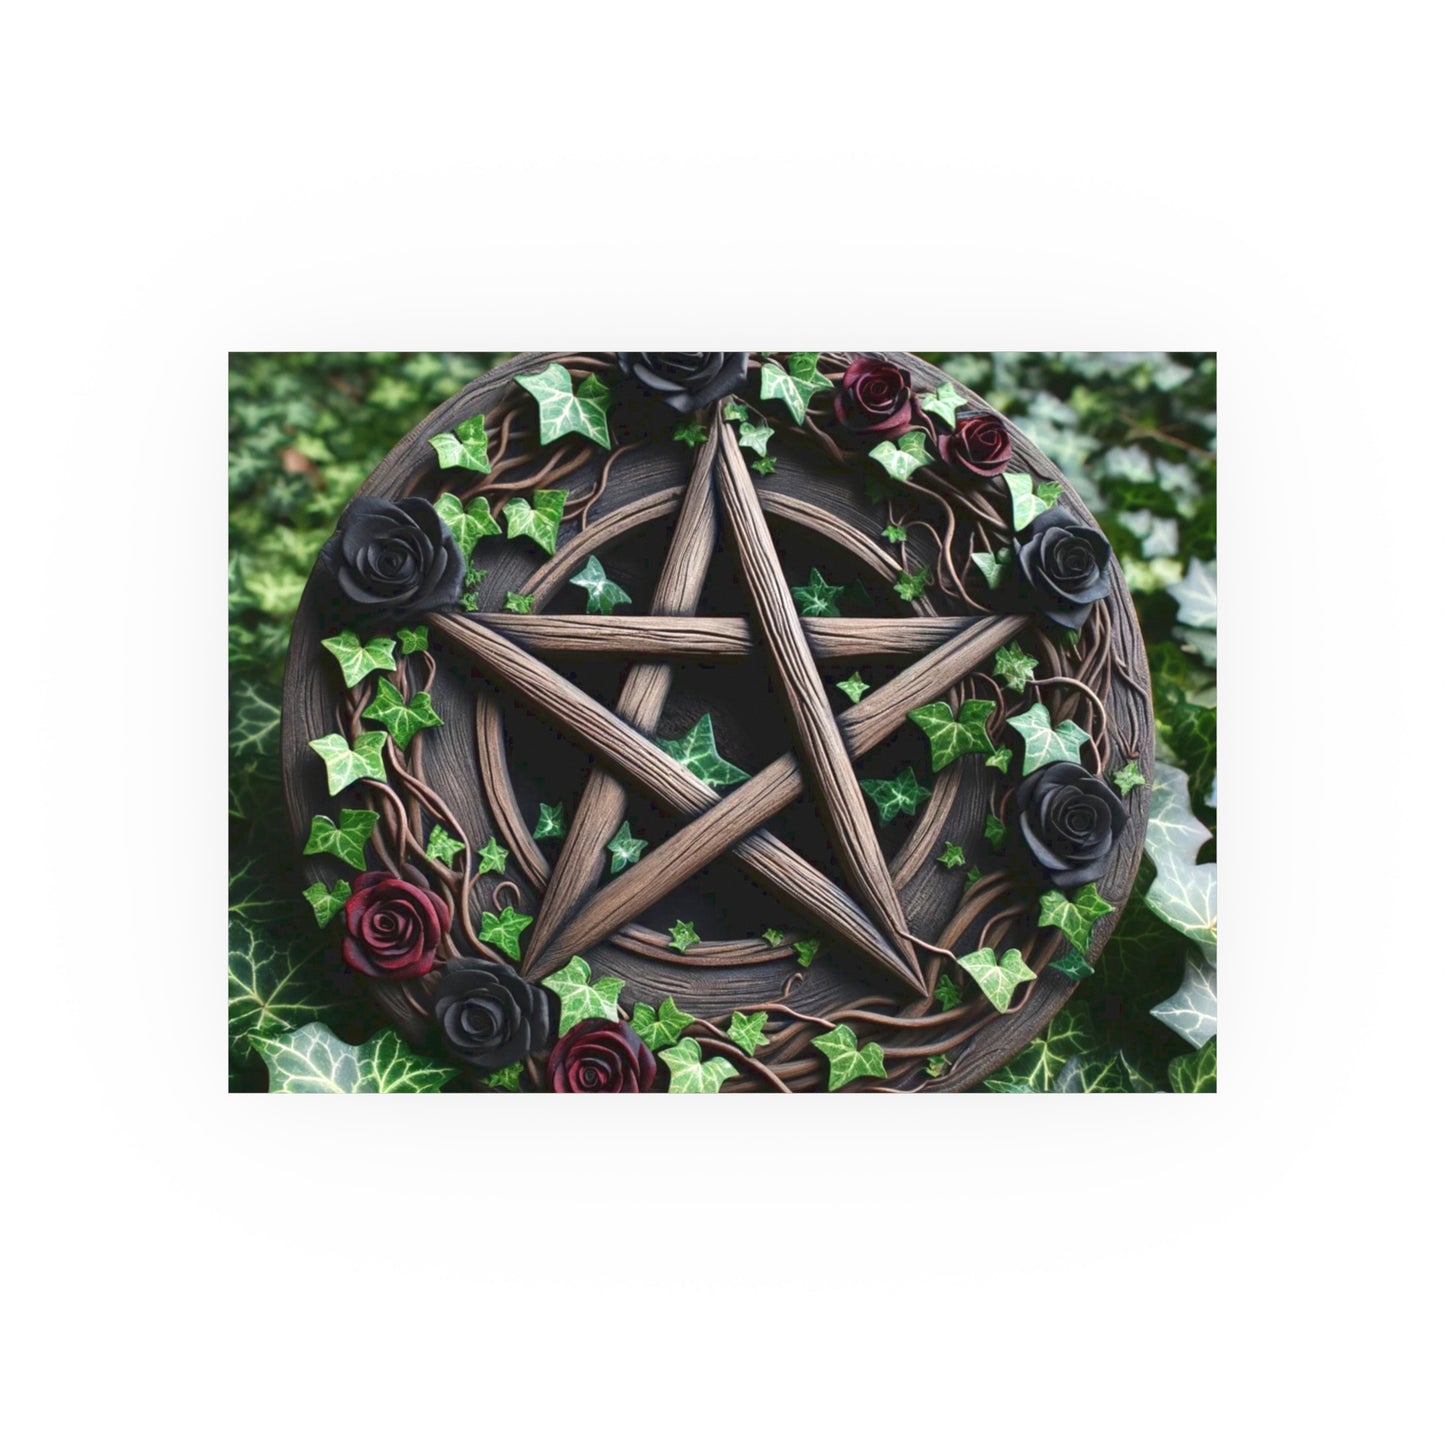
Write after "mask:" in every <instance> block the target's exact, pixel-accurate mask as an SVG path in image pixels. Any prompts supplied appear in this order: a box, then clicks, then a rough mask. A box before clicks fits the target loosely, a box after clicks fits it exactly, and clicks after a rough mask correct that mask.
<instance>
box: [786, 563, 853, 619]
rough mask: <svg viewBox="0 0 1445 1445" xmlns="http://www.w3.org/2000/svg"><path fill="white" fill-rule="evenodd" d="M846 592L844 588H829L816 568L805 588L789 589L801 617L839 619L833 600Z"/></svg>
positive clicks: (839, 614) (836, 605)
mask: <svg viewBox="0 0 1445 1445" xmlns="http://www.w3.org/2000/svg"><path fill="white" fill-rule="evenodd" d="M847 590H848V589H847V588H846V587H830V586H829V585H828V583H827V579H826V578H824V576H823V574H822V573H821V572H820V571H818V569H817V568H816V567H814V568H813V570H812V572H811V574H810V575H809V577H808V585H807V586H806V587H794V588H792V589H791V591H792V594H793V601H794V602H796V603H797V604H798V614H799V616H801V617H841V616H842V613H840V612H839V611H838V604H837V603H836V602H835V601H834V598H837V597H841V596H842V595H843V593H844V592H846V591H847Z"/></svg>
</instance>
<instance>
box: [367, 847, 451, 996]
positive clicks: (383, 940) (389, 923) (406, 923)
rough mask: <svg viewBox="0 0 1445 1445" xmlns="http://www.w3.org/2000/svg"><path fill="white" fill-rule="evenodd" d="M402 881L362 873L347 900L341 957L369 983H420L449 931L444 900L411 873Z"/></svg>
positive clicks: (412, 870) (419, 875) (410, 870)
mask: <svg viewBox="0 0 1445 1445" xmlns="http://www.w3.org/2000/svg"><path fill="white" fill-rule="evenodd" d="M406 872H407V876H406V877H405V878H395V877H393V876H392V875H391V874H390V873H363V874H362V875H361V877H360V878H358V879H357V880H356V884H355V886H354V888H353V889H352V893H351V897H350V898H348V899H347V900H346V910H345V914H344V919H345V923H346V938H345V940H344V941H343V942H342V945H341V956H342V957H343V958H344V959H345V960H346V962H347V963H349V964H350V965H351V967H352V968H354V969H356V971H357V972H358V973H364V974H366V975H368V976H369V977H371V978H386V979H407V978H420V977H421V975H422V974H424V973H427V972H429V971H430V969H431V966H432V965H433V964H434V963H435V962H436V951H437V945H438V944H439V943H440V942H441V939H442V935H443V934H444V933H445V932H446V931H447V929H448V928H450V927H451V919H452V913H451V908H450V907H449V906H448V904H447V901H446V899H445V898H442V897H441V896H440V895H439V894H436V893H433V892H432V891H431V890H430V889H429V888H427V887H426V886H425V885H426V879H425V877H424V875H423V874H422V873H421V872H420V871H419V870H417V869H415V868H408V869H407V870H406Z"/></svg>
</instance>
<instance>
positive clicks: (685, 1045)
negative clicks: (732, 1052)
mask: <svg viewBox="0 0 1445 1445" xmlns="http://www.w3.org/2000/svg"><path fill="white" fill-rule="evenodd" d="M658 1058H660V1059H661V1060H662V1061H663V1063H665V1064H666V1065H667V1072H668V1076H669V1077H668V1084H667V1092H668V1093H669V1094H716V1093H717V1092H718V1090H719V1089H721V1088H722V1086H723V1085H724V1084H725V1083H726V1082H727V1081H728V1080H729V1079H731V1078H734V1077H736V1075H737V1066H736V1065H735V1064H733V1063H732V1062H731V1061H730V1060H728V1059H721V1058H712V1059H708V1060H706V1061H704V1060H703V1057H702V1050H701V1049H700V1048H699V1047H698V1042H697V1040H696V1039H681V1040H679V1042H678V1043H677V1044H675V1045H674V1046H673V1047H672V1048H670V1049H663V1051H662V1052H661V1053H660V1054H659V1055H658Z"/></svg>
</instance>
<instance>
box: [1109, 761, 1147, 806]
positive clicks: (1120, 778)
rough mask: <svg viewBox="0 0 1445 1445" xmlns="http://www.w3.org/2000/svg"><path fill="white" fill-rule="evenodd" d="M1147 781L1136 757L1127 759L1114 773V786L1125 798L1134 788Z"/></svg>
mask: <svg viewBox="0 0 1445 1445" xmlns="http://www.w3.org/2000/svg"><path fill="white" fill-rule="evenodd" d="M1148 781H1149V779H1148V778H1146V777H1145V776H1144V774H1143V772H1142V771H1141V770H1140V768H1139V760H1138V758H1130V759H1129V761H1128V762H1127V763H1126V764H1125V765H1124V766H1123V767H1122V768H1120V769H1119V770H1118V772H1116V773H1115V774H1114V786H1115V787H1116V788H1118V790H1119V793H1120V795H1121V796H1122V797H1125V798H1127V797H1128V796H1129V794H1130V793H1132V792H1133V791H1134V789H1135V788H1138V787H1142V786H1143V785H1144V784H1145V783H1147V782H1148Z"/></svg>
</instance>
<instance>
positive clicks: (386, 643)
mask: <svg viewBox="0 0 1445 1445" xmlns="http://www.w3.org/2000/svg"><path fill="white" fill-rule="evenodd" d="M321 645H322V647H324V648H325V649H326V650H327V652H329V653H330V654H331V655H332V656H333V657H334V658H335V659H336V660H337V662H339V663H340V664H341V676H342V677H343V678H344V679H345V682H346V685H347V687H355V686H356V684H357V683H358V682H360V681H361V679H362V678H363V677H365V676H366V675H367V674H368V673H371V672H375V671H376V670H377V669H378V668H383V669H385V670H386V671H390V670H391V669H392V668H394V667H395V666H396V659H395V658H394V657H393V656H392V650H393V649H394V648H395V647H396V642H395V641H394V639H392V638H390V637H373V638H372V639H371V641H370V642H368V643H367V644H366V646H365V647H363V646H362V645H361V639H360V638H359V637H358V636H357V635H356V634H355V633H354V632H351V631H346V632H343V633H341V634H340V635H339V636H337V637H323V638H322V639H321Z"/></svg>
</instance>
